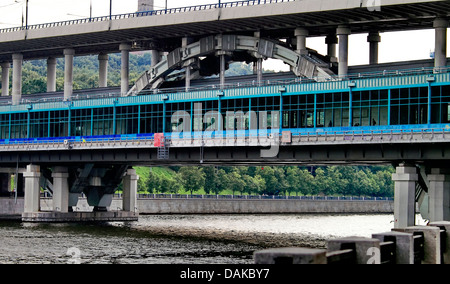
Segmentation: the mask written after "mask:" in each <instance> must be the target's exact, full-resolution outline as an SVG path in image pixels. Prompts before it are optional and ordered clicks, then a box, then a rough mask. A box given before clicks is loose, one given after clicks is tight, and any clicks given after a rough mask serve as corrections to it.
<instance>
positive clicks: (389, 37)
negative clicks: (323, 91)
mask: <svg viewBox="0 0 450 284" xmlns="http://www.w3.org/2000/svg"><path fill="white" fill-rule="evenodd" d="M221 1H222V2H233V0H221ZM165 2H166V1H165V0H155V9H163V8H164V7H165ZM217 2H218V0H217V1H215V0H195V1H194V0H167V5H168V7H169V8H174V7H184V6H191V5H201V4H208V3H217ZM24 3H25V0H0V28H7V27H16V26H21V25H22V15H23V14H24V10H25V4H24ZM91 3H92V16H93V17H97V16H105V15H109V5H110V0H29V13H28V15H29V24H30V25H33V24H41V23H48V22H57V21H66V20H74V19H79V18H89V16H90V6H91ZM381 9H382V7H381ZM136 10H137V0H112V13H113V14H125V13H132V12H135V11H136ZM374 13H376V12H374ZM447 33H448V38H449V39H450V32H449V31H447ZM307 46H308V47H309V48H312V49H315V50H317V51H318V52H319V53H321V54H326V52H327V51H326V50H327V47H326V44H325V39H324V38H323V37H317V38H308V39H307ZM433 50H434V31H433V30H431V29H430V30H421V31H411V32H394V33H382V34H381V43H380V44H379V61H380V63H385V62H394V61H408V60H416V59H429V58H430V52H431V51H433ZM448 50H450V40H449V41H448ZM368 62H369V44H368V43H367V34H355V35H351V36H350V45H349V64H350V65H363V64H368ZM267 65H270V66H267ZM265 68H268V69H270V68H273V69H280V70H284V69H286V70H288V69H289V68H288V67H287V66H284V65H283V64H281V63H278V62H276V61H273V60H271V61H268V62H266V63H265Z"/></svg>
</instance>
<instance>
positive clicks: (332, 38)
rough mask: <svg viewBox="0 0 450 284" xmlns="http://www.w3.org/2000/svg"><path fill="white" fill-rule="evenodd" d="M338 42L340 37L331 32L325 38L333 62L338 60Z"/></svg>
mask: <svg viewBox="0 0 450 284" xmlns="http://www.w3.org/2000/svg"><path fill="white" fill-rule="evenodd" d="M338 42H339V41H338V38H337V36H336V35H335V34H332V35H331V34H330V35H328V36H327V37H326V38H325V43H326V44H327V46H328V52H327V53H328V54H327V55H328V56H329V57H330V61H331V62H337V56H336V47H337V44H338Z"/></svg>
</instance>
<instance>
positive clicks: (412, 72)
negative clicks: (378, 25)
mask: <svg viewBox="0 0 450 284" xmlns="http://www.w3.org/2000/svg"><path fill="white" fill-rule="evenodd" d="M447 73H450V66H446V67H440V68H433V67H430V68H413V69H404V70H394V71H387V70H386V71H379V72H366V73H356V74H349V75H346V76H338V75H336V76H332V77H331V79H330V80H328V81H336V82H339V81H357V80H365V79H376V78H392V77H404V76H420V75H422V76H423V75H428V76H433V75H435V74H447ZM313 83H314V84H318V82H317V81H316V80H315V79H309V78H293V79H289V80H265V81H262V82H257V81H253V82H245V83H234V84H223V85H219V84H215V85H203V86H198V87H190V88H189V89H188V90H187V91H186V88H185V87H180V88H167V89H155V90H147V91H143V92H140V93H139V94H135V95H136V96H143V95H157V94H158V95H161V94H176V93H195V92H204V91H217V92H219V91H226V90H231V89H243V88H255V87H268V86H280V87H281V86H291V85H303V84H313ZM320 83H321V82H319V84H320ZM322 83H324V82H322ZM91 91H92V90H90V92H91ZM120 97H124V96H123V95H121V93H120V92H118V91H117V92H101V91H100V93H98V94H92V93H89V94H82V93H80V94H77V95H74V96H72V97H71V101H81V100H94V99H104V98H120ZM63 101H64V98H63V97H62V96H61V97H57V98H40V97H39V95H38V94H36V99H30V98H27V99H22V100H21V101H20V104H37V103H49V102H63ZM11 104H12V101H11V100H8V101H1V102H0V106H6V105H11Z"/></svg>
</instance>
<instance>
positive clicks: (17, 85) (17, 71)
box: [12, 53, 23, 105]
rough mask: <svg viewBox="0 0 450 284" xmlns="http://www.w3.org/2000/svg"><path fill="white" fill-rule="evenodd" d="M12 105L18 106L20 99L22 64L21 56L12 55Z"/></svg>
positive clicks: (18, 54)
mask: <svg viewBox="0 0 450 284" xmlns="http://www.w3.org/2000/svg"><path fill="white" fill-rule="evenodd" d="M12 59H13V77H12V104H13V105H18V104H19V103H20V100H21V99H22V64H23V55H22V54H20V53H16V54H13V56H12Z"/></svg>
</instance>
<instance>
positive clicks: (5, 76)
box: [2, 62, 11, 97]
mask: <svg viewBox="0 0 450 284" xmlns="http://www.w3.org/2000/svg"><path fill="white" fill-rule="evenodd" d="M10 69H11V64H10V63H9V62H3V63H2V97H7V96H9V70H10Z"/></svg>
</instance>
